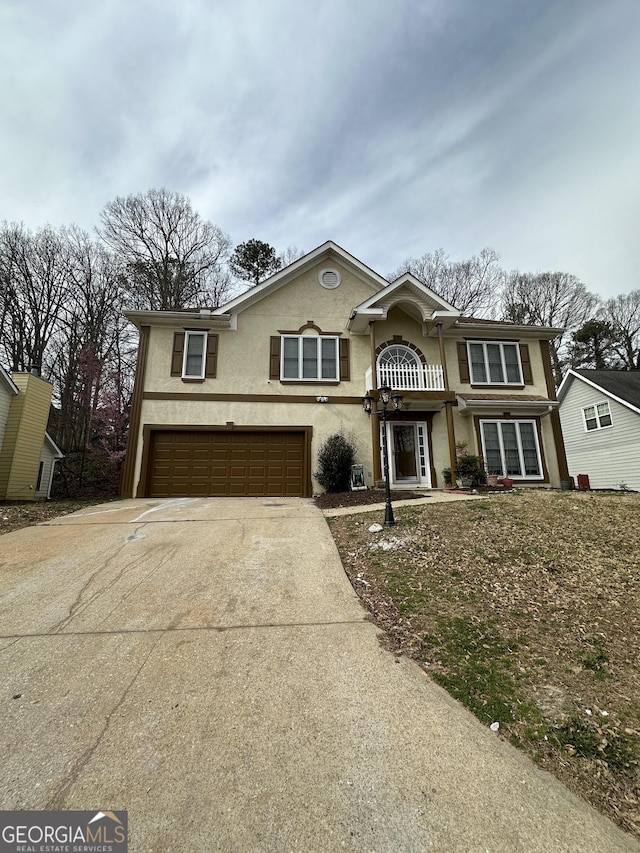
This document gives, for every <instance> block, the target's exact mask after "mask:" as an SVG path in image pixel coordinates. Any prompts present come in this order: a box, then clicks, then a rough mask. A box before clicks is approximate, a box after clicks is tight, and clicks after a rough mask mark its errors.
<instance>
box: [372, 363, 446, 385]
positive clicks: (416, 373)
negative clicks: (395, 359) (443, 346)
mask: <svg viewBox="0 0 640 853" xmlns="http://www.w3.org/2000/svg"><path fill="white" fill-rule="evenodd" d="M377 373H378V388H380V387H381V386H382V385H388V386H389V387H390V388H393V390H394V391H444V373H443V370H442V365H440V364H420V365H418V364H416V365H411V364H394V365H384V366H380V365H378V369H377ZM365 379H366V385H367V388H371V387H372V386H371V368H369V370H367V374H366V377H365Z"/></svg>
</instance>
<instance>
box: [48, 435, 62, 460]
mask: <svg viewBox="0 0 640 853" xmlns="http://www.w3.org/2000/svg"><path fill="white" fill-rule="evenodd" d="M44 443H45V444H47V445H48V446H49V450H50V451H51V452H52V453H53V455H54V456H55V458H56V459H64V453H63V452H62V451H61V450H60V448H59V447H58V445H57V444H56V443H55V441H54V440H53V439H52V438H51V436H50V435H49V433H48V432H45V434H44Z"/></svg>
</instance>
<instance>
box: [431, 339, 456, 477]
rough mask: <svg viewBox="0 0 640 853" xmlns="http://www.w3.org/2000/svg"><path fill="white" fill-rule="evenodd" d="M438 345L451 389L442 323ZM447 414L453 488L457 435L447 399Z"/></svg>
mask: <svg viewBox="0 0 640 853" xmlns="http://www.w3.org/2000/svg"><path fill="white" fill-rule="evenodd" d="M436 328H437V329H438V345H439V347H440V361H441V362H442V375H443V378H444V390H445V391H449V390H450V389H449V371H448V370H447V359H446V357H445V351H444V339H443V337H442V323H437V324H436ZM444 410H445V416H446V418H447V439H448V441H449V466H450V468H451V488H452V489H455V487H456V485H457V483H456V435H455V430H454V427H453V403H452V402H451V401H450V400H446V401H445V404H444Z"/></svg>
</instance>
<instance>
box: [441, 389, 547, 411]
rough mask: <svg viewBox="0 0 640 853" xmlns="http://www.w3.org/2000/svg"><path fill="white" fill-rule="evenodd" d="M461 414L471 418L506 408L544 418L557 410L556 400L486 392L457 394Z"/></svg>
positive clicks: (535, 395) (536, 396)
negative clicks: (483, 412)
mask: <svg viewBox="0 0 640 853" xmlns="http://www.w3.org/2000/svg"><path fill="white" fill-rule="evenodd" d="M456 397H457V399H458V405H459V406H460V414H461V415H465V416H469V415H471V414H472V413H473V412H482V411H486V410H489V411H493V410H495V411H497V412H499V411H502V410H504V409H505V408H507V409H509V410H511V411H521V412H522V414H523V415H527V414H529V415H531V414H537V415H540V416H544V415H546V414H548V413H549V412H550V411H551V410H552V409H555V408H557V406H558V403H557V402H556V401H555V400H549V399H548V398H547V397H540V396H539V395H537V394H487V393H486V392H484V391H475V392H474V393H471V394H470V393H467V392H459V391H457V392H456Z"/></svg>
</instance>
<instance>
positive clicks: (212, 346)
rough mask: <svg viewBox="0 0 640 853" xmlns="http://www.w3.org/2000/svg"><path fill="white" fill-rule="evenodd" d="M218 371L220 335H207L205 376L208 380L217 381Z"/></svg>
mask: <svg viewBox="0 0 640 853" xmlns="http://www.w3.org/2000/svg"><path fill="white" fill-rule="evenodd" d="M217 370H218V335H207V360H206V363H205V369H204V375H205V376H206V378H207V379H215V378H216V371H217Z"/></svg>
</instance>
